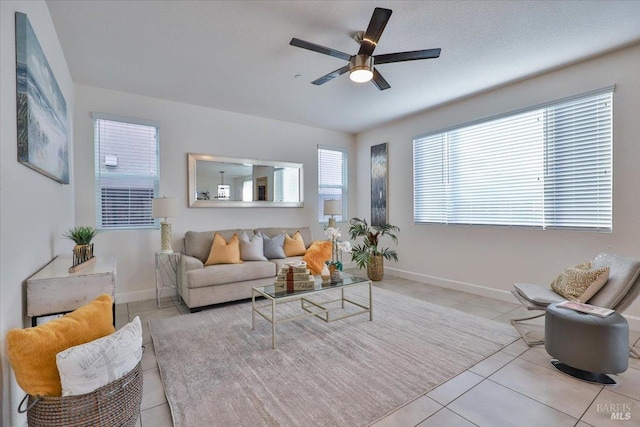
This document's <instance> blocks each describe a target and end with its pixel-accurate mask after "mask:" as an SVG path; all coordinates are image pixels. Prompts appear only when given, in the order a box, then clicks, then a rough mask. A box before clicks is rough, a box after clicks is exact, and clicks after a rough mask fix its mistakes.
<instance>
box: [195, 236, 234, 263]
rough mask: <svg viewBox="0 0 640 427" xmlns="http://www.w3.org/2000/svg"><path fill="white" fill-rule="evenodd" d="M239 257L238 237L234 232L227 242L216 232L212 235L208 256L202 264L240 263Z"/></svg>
mask: <svg viewBox="0 0 640 427" xmlns="http://www.w3.org/2000/svg"><path fill="white" fill-rule="evenodd" d="M241 263H242V260H241V259H240V239H239V238H238V235H237V234H234V235H233V236H232V237H231V238H230V239H229V241H228V242H227V241H226V240H225V238H224V237H222V236H221V235H220V234H218V233H216V234H214V236H213V245H211V252H209V258H207V262H205V263H204V265H215V264H241Z"/></svg>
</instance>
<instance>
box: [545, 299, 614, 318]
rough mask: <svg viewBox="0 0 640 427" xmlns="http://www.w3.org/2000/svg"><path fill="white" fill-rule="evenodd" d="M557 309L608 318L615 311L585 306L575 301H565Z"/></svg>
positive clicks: (557, 305)
mask: <svg viewBox="0 0 640 427" xmlns="http://www.w3.org/2000/svg"><path fill="white" fill-rule="evenodd" d="M556 307H561V308H568V309H570V310H574V311H579V312H581V313H587V314H593V315H594V316H598V317H607V316H608V315H610V314H612V313H613V312H614V310H611V309H609V308H604V307H598V306H595V305H591V304H584V303H581V302H575V301H563V302H560V303H558V304H556Z"/></svg>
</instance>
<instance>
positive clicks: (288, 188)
mask: <svg viewBox="0 0 640 427" xmlns="http://www.w3.org/2000/svg"><path fill="white" fill-rule="evenodd" d="M188 162H189V206H191V207H244V206H246V207H257V206H262V207H266V206H270V207H302V205H303V191H302V189H303V169H302V164H301V163H290V162H274V161H269V160H255V159H243V158H231V157H217V156H209V155H205V154H191V153H190V154H188Z"/></svg>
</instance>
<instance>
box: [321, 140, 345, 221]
mask: <svg viewBox="0 0 640 427" xmlns="http://www.w3.org/2000/svg"><path fill="white" fill-rule="evenodd" d="M347 163H348V161H347V150H346V149H343V148H329V147H322V146H319V147H318V221H319V222H327V220H328V218H327V216H325V214H324V201H325V200H331V199H334V200H342V214H341V215H337V216H335V217H334V218H335V219H336V221H344V220H345V219H346V218H347V181H348V178H347V177H348V175H347Z"/></svg>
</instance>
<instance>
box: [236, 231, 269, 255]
mask: <svg viewBox="0 0 640 427" xmlns="http://www.w3.org/2000/svg"><path fill="white" fill-rule="evenodd" d="M240 259H241V260H243V261H266V260H267V258H266V257H265V256H264V242H263V239H262V234H260V233H259V232H258V233H256V234H254V235H253V236H252V237H251V239H249V235H248V234H247V232H246V231H244V232H243V233H242V236H240Z"/></svg>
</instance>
